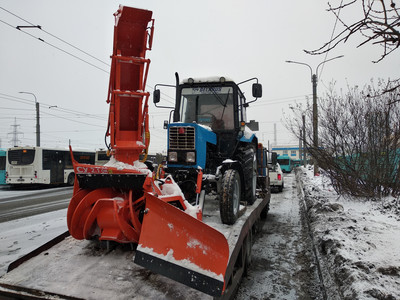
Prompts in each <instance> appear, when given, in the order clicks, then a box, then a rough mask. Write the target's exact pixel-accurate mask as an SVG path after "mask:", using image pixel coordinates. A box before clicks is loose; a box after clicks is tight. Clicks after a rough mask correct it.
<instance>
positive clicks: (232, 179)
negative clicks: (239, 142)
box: [219, 169, 242, 225]
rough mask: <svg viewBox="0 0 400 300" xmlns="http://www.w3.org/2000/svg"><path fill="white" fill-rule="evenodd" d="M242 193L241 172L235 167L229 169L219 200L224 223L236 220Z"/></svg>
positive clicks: (225, 174) (232, 222) (224, 178)
mask: <svg viewBox="0 0 400 300" xmlns="http://www.w3.org/2000/svg"><path fill="white" fill-rule="evenodd" d="M241 194H242V191H241V183H240V175H239V172H238V171H237V170H234V169H229V170H227V171H226V172H225V173H224V177H223V179H222V192H221V195H220V200H219V210H220V214H221V221H222V223H224V224H228V225H232V224H234V223H235V222H236V219H237V218H238V214H239V206H240V198H241Z"/></svg>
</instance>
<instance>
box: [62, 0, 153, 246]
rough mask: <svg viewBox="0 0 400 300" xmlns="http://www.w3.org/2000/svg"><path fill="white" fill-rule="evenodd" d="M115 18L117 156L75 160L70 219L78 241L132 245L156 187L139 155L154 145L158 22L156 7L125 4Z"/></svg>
mask: <svg viewBox="0 0 400 300" xmlns="http://www.w3.org/2000/svg"><path fill="white" fill-rule="evenodd" d="M114 16H115V26H114V46H113V54H112V56H111V59H112V61H111V72H110V83H109V89H108V98H107V103H109V104H110V111H109V119H108V128H107V134H106V135H107V136H109V137H110V146H109V150H110V152H111V155H112V157H111V159H110V162H109V163H108V164H107V165H105V166H93V165H83V164H79V163H77V162H76V161H75V160H74V159H73V158H72V160H73V165H74V171H75V175H76V176H75V186H74V193H73V197H72V199H71V202H70V205H69V207H68V215H67V221H68V229H69V231H70V233H71V235H72V236H73V237H75V238H77V239H82V238H91V237H92V236H99V239H100V240H113V241H117V242H125V243H130V242H137V241H138V237H139V234H140V227H141V225H140V224H141V222H140V221H141V220H140V217H139V216H140V211H141V210H142V209H144V197H143V190H144V187H148V188H150V189H151V184H145V181H146V180H147V181H148V180H149V179H151V172H150V170H148V169H147V166H146V165H145V164H143V163H141V162H140V161H139V157H140V154H141V153H143V152H146V153H147V148H148V146H149V126H148V98H149V93H148V92H145V91H144V89H145V86H146V80H147V73H148V68H149V64H150V60H149V59H146V58H145V54H146V51H147V50H150V49H151V45H152V38H153V29H154V20H153V19H152V18H151V17H152V12H151V11H148V10H141V9H136V8H131V7H124V6H120V8H119V9H118V11H117V12H116V13H115V14H114ZM149 23H150V26H149ZM71 155H72V152H71ZM149 176H150V177H149ZM148 177H149V178H148Z"/></svg>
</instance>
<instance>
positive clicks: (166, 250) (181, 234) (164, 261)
mask: <svg viewBox="0 0 400 300" xmlns="http://www.w3.org/2000/svg"><path fill="white" fill-rule="evenodd" d="M145 197H146V212H145V215H144V218H143V223H142V230H141V234H140V238H139V244H138V247H137V249H136V255H135V263H136V264H138V265H141V266H143V267H145V268H147V269H149V270H151V271H153V272H156V273H159V274H161V275H164V276H166V277H169V278H171V279H173V280H175V281H178V282H181V283H183V284H185V285H187V286H190V287H192V288H194V289H197V290H199V291H201V292H204V293H206V294H209V295H211V296H215V297H218V296H221V295H222V293H223V291H224V288H225V283H224V278H225V272H226V268H227V264H228V260H229V246H228V242H227V240H226V238H225V236H224V235H223V234H222V233H220V232H219V231H217V230H215V229H214V228H212V227H210V226H208V225H206V224H204V223H203V222H201V221H199V220H197V219H195V218H194V217H192V216H190V215H188V214H186V213H185V212H184V211H182V210H180V209H178V208H176V207H175V206H173V205H171V204H168V203H166V202H164V201H162V200H161V199H159V198H157V197H155V196H153V195H151V194H149V193H145Z"/></svg>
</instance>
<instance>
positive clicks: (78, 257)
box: [0, 195, 269, 299]
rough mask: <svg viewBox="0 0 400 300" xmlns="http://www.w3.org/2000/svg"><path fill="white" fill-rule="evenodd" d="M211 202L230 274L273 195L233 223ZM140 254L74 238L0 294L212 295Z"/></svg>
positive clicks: (19, 270)
mask: <svg viewBox="0 0 400 300" xmlns="http://www.w3.org/2000/svg"><path fill="white" fill-rule="evenodd" d="M268 196H269V195H268ZM206 200H208V201H205V208H204V216H203V218H204V222H205V223H206V224H208V225H209V226H211V227H213V228H215V229H217V230H218V231H220V232H221V233H222V234H224V236H225V237H226V238H227V240H228V244H229V257H230V259H229V263H228V267H227V274H231V273H232V272H233V269H234V265H235V261H236V259H237V257H238V255H239V253H240V248H241V244H242V243H243V240H244V238H245V235H246V234H247V232H248V231H249V230H250V228H251V226H252V225H253V224H254V222H255V221H256V220H257V219H258V217H259V216H260V214H261V211H262V210H263V208H264V207H265V206H266V205H267V204H268V201H269V197H268V198H267V197H266V198H265V199H261V198H258V199H257V200H256V201H255V203H254V204H253V205H251V206H248V207H246V208H244V207H241V208H243V209H242V212H243V214H242V216H241V217H240V218H239V219H238V220H237V221H236V223H235V224H234V225H232V226H229V225H224V224H222V223H221V221H220V216H219V203H218V201H215V200H213V199H206ZM128 248H129V249H128ZM134 257H135V251H132V250H131V249H130V247H129V245H123V246H118V247H117V248H115V249H112V250H107V249H104V248H103V247H100V245H99V243H98V242H94V241H87V240H76V239H74V238H72V237H71V236H68V237H66V238H65V239H64V240H63V241H61V242H59V243H57V244H56V245H54V246H53V247H51V248H50V249H48V250H46V251H43V252H42V253H40V254H38V255H37V256H34V257H33V258H31V259H29V260H27V261H26V262H24V263H23V264H21V265H20V266H18V267H16V268H15V269H14V270H12V271H10V272H9V273H7V274H5V275H4V276H2V277H1V278H0V295H4V296H10V295H14V296H15V295H18V296H19V297H21V298H22V299H24V298H23V297H26V298H25V299H32V298H31V297H32V295H34V296H35V297H38V298H33V299H40V298H43V299H110V298H114V297H116V296H118V299H132V298H133V297H135V299H189V298H193V299H212V297H211V296H209V295H206V294H204V293H201V292H200V291H197V290H195V289H192V288H189V287H187V286H185V285H183V284H180V283H178V282H176V281H173V280H171V279H169V278H167V277H164V276H161V275H158V274H155V273H153V272H151V271H149V270H147V269H145V268H142V267H141V266H138V265H136V264H135V263H134V262H133V261H134Z"/></svg>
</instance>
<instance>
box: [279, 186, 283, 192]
mask: <svg viewBox="0 0 400 300" xmlns="http://www.w3.org/2000/svg"><path fill="white" fill-rule="evenodd" d="M278 191H279V192H280V193H282V191H283V185H281V186H278Z"/></svg>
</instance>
